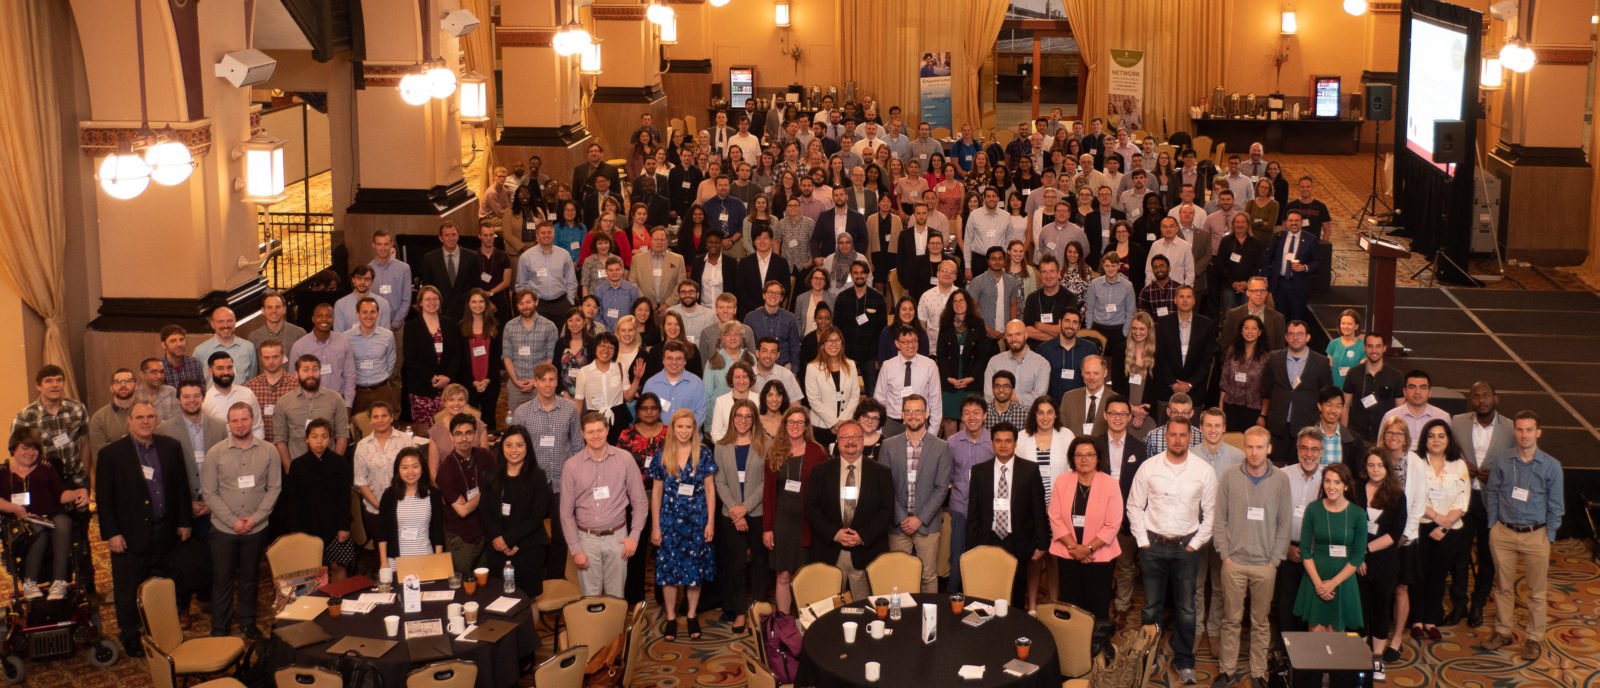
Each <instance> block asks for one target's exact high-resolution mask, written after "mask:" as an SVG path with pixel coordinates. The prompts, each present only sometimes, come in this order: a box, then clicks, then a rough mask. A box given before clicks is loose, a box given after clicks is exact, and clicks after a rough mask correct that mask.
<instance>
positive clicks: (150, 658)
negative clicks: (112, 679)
mask: <svg viewBox="0 0 1600 688" xmlns="http://www.w3.org/2000/svg"><path fill="white" fill-rule="evenodd" d="M142 587H143V586H141V588H142ZM139 642H140V643H141V644H143V645H144V661H145V663H146V664H148V665H149V666H150V685H151V686H152V688H176V685H177V684H176V683H174V682H173V679H174V678H175V677H176V675H177V673H178V672H177V670H176V669H174V668H173V666H172V657H171V656H170V655H168V654H167V653H166V652H163V651H162V650H161V648H160V647H157V646H156V644H155V643H154V642H153V641H151V640H150V636H144V637H142V638H140V639H139Z"/></svg>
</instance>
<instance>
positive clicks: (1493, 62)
mask: <svg viewBox="0 0 1600 688" xmlns="http://www.w3.org/2000/svg"><path fill="white" fill-rule="evenodd" d="M1501 70H1502V68H1501V66H1500V58H1498V57H1486V58H1483V71H1482V72H1480V73H1479V74H1478V85H1479V86H1481V87H1482V88H1483V90H1485V91H1498V90H1500V88H1501V87H1503V86H1505V85H1506V75H1505V72H1503V71H1501Z"/></svg>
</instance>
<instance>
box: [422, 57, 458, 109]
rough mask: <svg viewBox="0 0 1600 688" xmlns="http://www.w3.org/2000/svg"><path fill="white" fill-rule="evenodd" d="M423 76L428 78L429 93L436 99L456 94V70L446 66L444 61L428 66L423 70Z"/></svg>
mask: <svg viewBox="0 0 1600 688" xmlns="http://www.w3.org/2000/svg"><path fill="white" fill-rule="evenodd" d="M423 76H426V77H427V78H428V95H430V96H433V98H434V99H435V100H444V99H445V98H449V97H450V96H452V95H455V92H456V73H455V70H452V69H450V68H448V67H445V66H444V63H443V62H440V63H438V64H436V65H434V66H433V67H430V68H428V70H427V71H425V72H423Z"/></svg>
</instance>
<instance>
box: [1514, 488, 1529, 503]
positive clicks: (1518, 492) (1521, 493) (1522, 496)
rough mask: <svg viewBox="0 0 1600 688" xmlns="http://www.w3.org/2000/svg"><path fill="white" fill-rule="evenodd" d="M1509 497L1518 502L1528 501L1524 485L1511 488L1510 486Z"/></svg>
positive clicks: (1526, 489)
mask: <svg viewBox="0 0 1600 688" xmlns="http://www.w3.org/2000/svg"><path fill="white" fill-rule="evenodd" d="M1511 498H1512V499H1515V500H1517V501H1519V502H1526V501H1528V488H1526V487H1513V488H1511Z"/></svg>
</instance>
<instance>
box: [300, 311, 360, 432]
mask: <svg viewBox="0 0 1600 688" xmlns="http://www.w3.org/2000/svg"><path fill="white" fill-rule="evenodd" d="M306 354H310V355H312V356H316V357H317V361H319V362H320V363H321V366H322V384H323V385H324V386H326V387H327V388H328V389H331V390H333V391H335V392H338V393H339V396H341V397H344V404H345V406H346V407H349V406H350V405H352V404H354V403H355V399H356V359H355V355H354V354H352V353H351V351H350V338H349V337H346V336H345V335H344V333H343V332H334V331H333V306H332V305H331V304H326V303H321V304H317V308H316V310H314V311H312V312H311V332H310V333H309V334H307V335H306V336H304V337H301V338H300V341H297V342H295V343H294V348H293V349H292V350H290V351H289V360H291V361H299V360H300V357H301V356H304V355H306Z"/></svg>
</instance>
